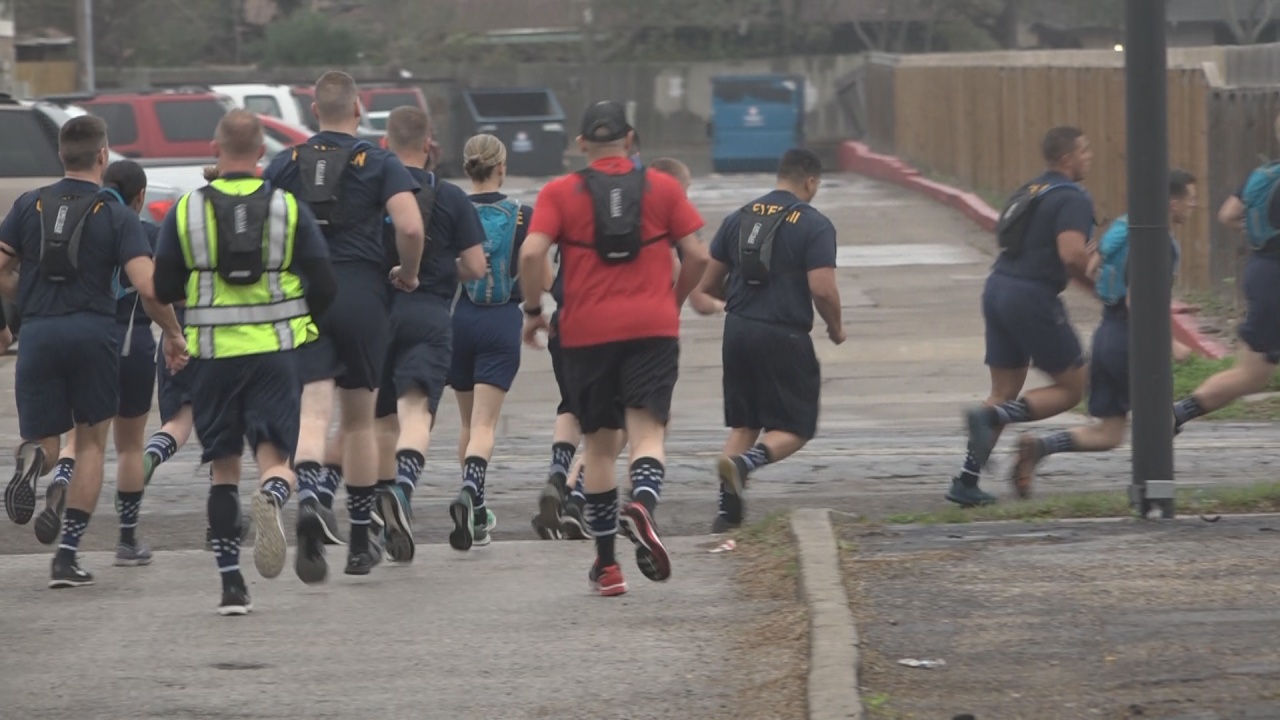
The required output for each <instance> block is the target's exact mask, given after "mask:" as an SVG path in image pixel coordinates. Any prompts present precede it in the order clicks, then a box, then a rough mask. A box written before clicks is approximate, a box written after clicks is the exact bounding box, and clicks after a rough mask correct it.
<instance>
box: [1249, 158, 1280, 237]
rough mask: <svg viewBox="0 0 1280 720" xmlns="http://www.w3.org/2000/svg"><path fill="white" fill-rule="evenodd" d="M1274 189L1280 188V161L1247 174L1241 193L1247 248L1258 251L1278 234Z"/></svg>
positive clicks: (1279, 218) (1279, 226)
mask: <svg viewBox="0 0 1280 720" xmlns="http://www.w3.org/2000/svg"><path fill="white" fill-rule="evenodd" d="M1276 188H1280V162H1273V163H1268V164H1266V165H1263V166H1262V167H1260V168H1258V169H1257V170H1254V171H1253V173H1252V174H1250V175H1249V180H1248V181H1247V182H1245V184H1244V192H1242V193H1240V195H1241V198H1240V201H1241V202H1243V203H1244V207H1245V214H1244V225H1245V230H1246V232H1247V235H1248V236H1249V247H1251V248H1253V249H1254V250H1261V249H1262V248H1264V247H1265V246H1266V245H1267V243H1268V242H1270V241H1271V240H1272V239H1273V238H1275V237H1276V236H1277V235H1280V217H1277V215H1280V213H1277V208H1276V207H1275V205H1276Z"/></svg>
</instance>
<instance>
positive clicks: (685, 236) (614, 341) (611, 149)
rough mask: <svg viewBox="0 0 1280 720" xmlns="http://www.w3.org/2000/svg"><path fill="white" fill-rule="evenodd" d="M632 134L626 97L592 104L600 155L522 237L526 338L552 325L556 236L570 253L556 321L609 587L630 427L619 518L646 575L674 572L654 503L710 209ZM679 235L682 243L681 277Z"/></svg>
mask: <svg viewBox="0 0 1280 720" xmlns="http://www.w3.org/2000/svg"><path fill="white" fill-rule="evenodd" d="M631 138H632V131H631V127H630V126H629V125H628V124H627V120H626V113H625V112H624V111H623V108H622V106H621V105H619V104H618V103H614V102H602V103H597V104H596V105H594V106H592V107H591V108H589V109H588V110H587V112H586V114H585V116H584V117H583V121H582V134H581V136H580V137H579V138H578V144H579V147H580V148H581V150H582V152H583V153H584V154H585V155H586V156H587V159H588V160H589V162H590V166H589V167H588V168H587V169H585V170H583V171H581V172H579V173H575V174H573V175H569V176H567V177H563V178H560V179H558V180H554V181H552V182H550V183H548V184H547V185H546V186H545V187H544V188H543V189H542V192H541V193H540V194H539V196H538V201H537V204H536V205H535V206H534V213H533V221H532V223H531V224H530V227H529V235H528V237H527V238H526V239H525V242H524V246H523V247H522V248H521V251H520V274H519V277H520V288H521V291H522V294H523V296H524V298H525V306H524V312H525V326H524V340H525V342H526V343H527V344H530V345H533V346H535V347H536V346H537V340H536V336H537V333H538V331H539V330H543V331H545V330H547V328H548V323H547V319H546V317H544V316H543V314H542V308H541V307H540V306H539V305H538V304H537V303H538V301H539V300H538V299H539V298H541V297H542V288H543V287H544V286H545V276H546V254H547V251H548V250H549V249H550V247H551V245H552V244H558V245H559V246H560V249H561V253H562V260H563V263H564V266H563V270H562V271H561V272H563V273H564V298H565V305H564V308H563V310H562V311H561V317H560V328H559V332H560V340H561V345H562V347H563V353H564V357H563V361H564V371H565V380H566V385H567V386H568V390H569V400H570V405H571V412H572V413H573V414H574V415H575V416H576V417H577V418H578V420H579V422H580V423H581V425H582V432H583V435H584V440H585V443H584V447H583V458H584V462H585V465H586V480H585V485H586V487H585V491H586V518H587V523H588V525H590V527H591V534H592V535H593V536H594V537H595V541H596V561H595V564H594V565H593V566H592V568H591V572H590V574H589V579H590V581H591V583H592V586H593V587H594V588H595V589H596V590H597V591H598V592H599V593H600V594H601V595H606V596H609V595H620V594H622V593H624V592H626V589H627V586H626V583H625V581H624V580H623V578H622V570H621V569H620V568H619V567H618V564H617V561H616V559H615V558H614V538H615V537H616V535H617V532H618V529H619V501H618V488H617V481H616V479H615V478H614V464H615V463H616V462H617V457H618V453H619V452H620V451H621V449H622V444H623V439H624V438H623V435H622V433H621V432H619V431H621V430H623V429H624V428H625V430H626V432H627V434H626V437H627V438H629V439H630V443H631V457H630V474H631V485H632V488H631V502H628V503H626V504H625V505H623V507H622V509H621V515H622V530H623V532H625V533H626V534H627V535H628V537H629V538H630V539H631V540H632V542H634V543H635V544H636V563H637V565H639V567H640V571H641V572H642V573H644V575H645V577H648V578H649V579H650V580H655V581H663V580H666V579H667V578H669V577H670V576H671V562H670V559H669V558H668V557H667V551H666V549H665V548H664V547H663V546H662V542H661V540H659V538H658V535H657V532H656V530H655V527H654V524H653V518H652V515H653V511H654V509H655V508H656V507H657V504H658V497H659V495H660V494H661V490H662V480H663V476H664V474H665V468H664V464H663V462H664V458H665V452H664V447H663V445H664V441H665V435H666V425H667V421H668V418H669V415H670V410H671V397H672V393H673V391H674V389H675V384H676V379H677V376H678V374H679V357H680V344H679V335H680V307H681V306H682V305H683V304H684V300H685V299H686V298H687V297H688V295H689V293H690V292H691V291H692V290H693V289H694V286H695V285H696V284H697V281H698V279H699V278H700V277H701V276H702V272H703V270H704V269H705V267H706V265H707V251H706V249H705V248H703V246H702V244H701V243H700V242H698V239H697V237H696V236H695V233H697V231H698V230H700V229H701V228H702V225H703V222H702V218H701V216H699V215H698V211H697V210H696V209H694V207H693V205H691V204H690V203H689V200H688V199H687V198H686V197H685V196H684V192H683V191H682V190H681V189H680V185H679V183H677V182H676V181H675V180H674V179H673V178H671V177H670V176H668V175H664V174H662V173H660V172H657V171H654V170H644V169H637V168H636V167H635V166H634V165H633V164H632V163H631V161H630V160H629V159H628V158H629V155H630V150H631ZM673 245H675V246H678V247H679V248H681V250H682V253H683V256H684V264H683V266H682V268H681V274H680V278H679V281H678V282H677V283H676V286H675V287H674V288H673V287H672V284H671V277H672V273H673V271H674V266H673V265H672V252H671V248H672V246H673ZM552 499H555V498H552Z"/></svg>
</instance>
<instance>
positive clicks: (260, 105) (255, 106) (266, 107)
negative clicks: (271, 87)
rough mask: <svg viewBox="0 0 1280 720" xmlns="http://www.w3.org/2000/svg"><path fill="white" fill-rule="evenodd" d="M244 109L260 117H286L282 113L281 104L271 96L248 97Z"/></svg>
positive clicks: (245, 99)
mask: <svg viewBox="0 0 1280 720" xmlns="http://www.w3.org/2000/svg"><path fill="white" fill-rule="evenodd" d="M244 109H245V110H248V111H250V112H255V113H258V114H259V115H270V116H271V117H284V116H283V115H282V114H281V113H280V103H278V102H276V99H275V98H273V97H271V96H270V95H246V96H245V98H244Z"/></svg>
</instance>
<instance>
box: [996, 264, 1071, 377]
mask: <svg viewBox="0 0 1280 720" xmlns="http://www.w3.org/2000/svg"><path fill="white" fill-rule="evenodd" d="M982 317H983V319H984V320H985V321H986V339H987V358H986V364H987V365H988V366H990V367H993V368H997V369H1002V370H1016V369H1020V368H1025V367H1030V366H1031V365H1033V364H1034V365H1035V366H1036V367H1037V368H1039V369H1040V370H1042V371H1044V372H1046V373H1048V374H1050V375H1056V374H1058V373H1060V372H1064V371H1066V370H1070V369H1071V368H1075V367H1080V366H1081V365H1083V364H1084V352H1083V351H1082V350H1081V348H1080V338H1078V337H1076V331H1075V329H1074V328H1072V327H1071V319H1070V318H1069V317H1067V308H1066V306H1065V305H1063V304H1062V298H1060V297H1058V293H1056V292H1054V289H1053V288H1052V287H1050V286H1048V285H1046V284H1044V283H1042V282H1039V281H1036V280H1028V279H1025V278H1019V277H1014V276H1012V275H1005V274H1003V273H994V272H993V273H991V275H990V277H988V278H987V284H986V286H985V287H984V288H983V290H982Z"/></svg>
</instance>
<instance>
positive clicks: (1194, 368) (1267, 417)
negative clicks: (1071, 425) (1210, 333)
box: [1074, 355, 1280, 421]
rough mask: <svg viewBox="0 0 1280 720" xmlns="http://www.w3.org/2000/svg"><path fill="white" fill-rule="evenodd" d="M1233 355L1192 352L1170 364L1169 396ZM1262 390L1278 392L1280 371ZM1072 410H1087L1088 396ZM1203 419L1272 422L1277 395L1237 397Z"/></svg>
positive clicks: (1278, 415)
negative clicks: (1215, 357) (1213, 356)
mask: <svg viewBox="0 0 1280 720" xmlns="http://www.w3.org/2000/svg"><path fill="white" fill-rule="evenodd" d="M1235 362H1236V359H1235V358H1234V357H1226V358H1222V359H1221V360H1210V359H1209V358H1204V357H1200V356H1199V355H1193V356H1191V357H1190V358H1187V359H1186V360H1181V361H1178V362H1175V363H1173V397H1174V400H1180V399H1182V398H1184V397H1187V396H1188V395H1190V394H1191V393H1192V392H1194V391H1195V389H1196V388H1198V387H1200V385H1201V384H1202V383H1203V382H1204V381H1205V380H1208V379H1209V378H1210V377H1212V376H1214V375H1216V374H1218V373H1220V372H1222V371H1223V370H1227V369H1229V368H1230V367H1231V366H1232V365H1235ZM1262 392H1264V393H1273V392H1280V373H1277V374H1276V375H1275V376H1274V377H1272V378H1271V382H1270V383H1268V384H1267V387H1266V388H1264V389H1263V390H1262ZM1074 411H1075V412H1077V413H1080V414H1081V415H1085V414H1088V412H1089V398H1088V397H1087V396H1086V397H1085V398H1084V399H1083V400H1081V401H1080V404H1079V405H1076V407H1075V409H1074ZM1202 419H1203V420H1228V421H1232V420H1234V421H1242V420H1248V421H1275V420H1280V398H1262V399H1258V400H1249V399H1247V398H1246V399H1243V400H1237V401H1235V402H1233V403H1231V404H1230V405H1228V406H1226V407H1224V408H1222V409H1220V410H1217V411H1215V412H1212V413H1209V414H1208V415H1206V416H1205V417H1204V418H1202Z"/></svg>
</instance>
